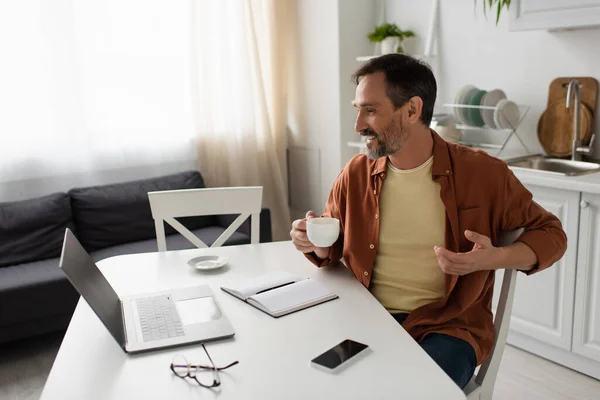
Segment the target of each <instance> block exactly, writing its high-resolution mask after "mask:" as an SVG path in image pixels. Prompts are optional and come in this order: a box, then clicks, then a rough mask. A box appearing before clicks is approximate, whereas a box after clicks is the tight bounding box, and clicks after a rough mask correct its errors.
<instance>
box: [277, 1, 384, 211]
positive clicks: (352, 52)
mask: <svg viewBox="0 0 600 400" xmlns="http://www.w3.org/2000/svg"><path fill="white" fill-rule="evenodd" d="M374 4H375V1H374V0H296V1H295V2H294V7H295V8H296V9H295V10H294V12H293V15H294V19H293V21H292V24H293V26H292V30H293V31H294V32H295V35H294V36H295V38H294V40H293V44H292V46H293V49H292V50H293V51H292V53H293V55H292V60H291V63H292V71H291V74H290V76H291V77H293V80H292V81H291V82H290V96H289V98H288V102H289V110H290V113H289V129H290V132H289V137H288V139H289V142H288V149H289V152H288V161H289V164H290V168H289V178H290V188H291V189H290V192H291V199H290V200H291V201H290V203H291V206H292V216H293V217H295V218H298V217H300V216H303V215H304V213H305V212H306V210H307V209H312V210H314V211H316V212H321V211H322V210H323V208H324V206H325V203H326V200H327V197H328V195H329V191H330V189H331V186H332V185H333V182H334V181H335V179H336V177H337V176H338V174H339V172H340V170H341V169H342V167H343V166H344V165H345V163H346V162H347V161H348V160H349V159H350V157H351V156H352V155H353V154H355V151H352V150H351V149H348V148H347V146H346V142H347V141H348V140H352V139H356V136H355V134H354V133H353V126H354V115H355V114H354V110H353V108H352V106H351V105H350V102H351V101H352V99H353V98H354V85H353V84H352V83H351V81H350V75H352V72H354V70H355V69H356V68H357V67H358V65H359V64H358V63H357V62H356V57H357V56H359V55H364V54H365V52H366V53H367V54H370V53H371V52H372V46H371V45H370V44H369V42H368V40H367V39H366V34H367V32H368V30H370V29H372V28H373V23H374V15H375V6H374Z"/></svg>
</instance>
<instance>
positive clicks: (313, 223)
mask: <svg viewBox="0 0 600 400" xmlns="http://www.w3.org/2000/svg"><path fill="white" fill-rule="evenodd" d="M306 234H307V235H308V240H310V241H311V243H312V244H314V245H315V246H317V247H329V246H331V245H332V244H334V243H335V241H336V240H337V238H338V236H339V235H340V220H339V219H337V218H328V217H322V218H309V219H307V220H306Z"/></svg>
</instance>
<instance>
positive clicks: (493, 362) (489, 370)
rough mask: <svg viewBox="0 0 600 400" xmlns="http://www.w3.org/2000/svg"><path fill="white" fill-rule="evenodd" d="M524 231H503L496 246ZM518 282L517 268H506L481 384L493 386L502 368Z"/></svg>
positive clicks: (507, 243) (478, 375)
mask: <svg viewBox="0 0 600 400" xmlns="http://www.w3.org/2000/svg"><path fill="white" fill-rule="evenodd" d="M523 231H524V229H523V228H519V229H517V230H514V231H510V232H501V233H500V234H499V235H498V243H497V244H496V246H497V247H504V246H508V245H510V244H512V243H514V242H515V240H517V239H518V238H519V236H521V234H522V233H523ZM516 282H517V270H515V269H505V270H504V278H503V280H502V289H501V291H500V297H499V299H498V306H497V307H496V316H495V318H494V331H495V339H494V348H493V349H492V354H491V356H490V357H489V358H488V359H487V360H486V361H485V362H484V363H483V364H482V365H481V368H479V372H478V373H477V376H476V377H475V383H476V384H478V385H480V386H486V385H491V386H492V387H493V385H494V383H495V381H496V376H497V375H498V370H499V369H500V362H501V361H502V354H503V353H504V345H505V344H506V336H507V335H508V326H509V324H510V314H511V311H512V305H513V299H514V294H515V285H516ZM490 391H491V390H490Z"/></svg>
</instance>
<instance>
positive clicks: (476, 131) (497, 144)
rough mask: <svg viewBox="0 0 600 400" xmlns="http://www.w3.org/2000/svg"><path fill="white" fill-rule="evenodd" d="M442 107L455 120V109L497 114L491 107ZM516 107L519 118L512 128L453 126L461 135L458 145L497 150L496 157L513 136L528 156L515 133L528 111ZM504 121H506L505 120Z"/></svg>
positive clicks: (461, 124)
mask: <svg viewBox="0 0 600 400" xmlns="http://www.w3.org/2000/svg"><path fill="white" fill-rule="evenodd" d="M444 107H447V108H450V109H452V113H451V114H452V116H454V117H455V118H456V116H457V114H458V113H457V109H460V108H476V109H479V110H490V111H494V112H498V110H497V107H491V106H472V105H467V104H451V103H446V104H444ZM517 107H518V109H519V118H518V120H517V122H516V123H515V124H514V126H512V125H510V126H509V127H508V128H491V127H489V126H488V125H483V126H473V125H468V124H464V123H462V122H459V123H456V124H454V127H455V128H456V129H459V130H460V131H462V133H463V134H462V137H461V140H460V141H459V143H460V144H462V145H464V146H469V147H475V148H481V149H490V150H497V151H498V152H497V154H496V155H495V156H496V157H498V156H500V154H501V153H502V151H503V150H504V149H505V148H506V144H507V143H508V142H509V140H510V139H511V138H512V137H513V135H514V136H516V137H517V139H518V140H519V142H520V143H521V146H523V149H525V151H526V152H527V154H529V153H530V152H529V149H528V148H527V146H526V145H525V142H523V140H522V139H521V137H520V136H519V133H518V132H517V128H518V127H519V125H520V124H521V122H523V119H524V118H525V115H527V112H528V111H529V106H526V105H519V104H518V105H517ZM500 112H501V111H500ZM459 121H460V119H459ZM505 121H508V119H507V118H505ZM481 139H484V140H481ZM486 139H487V140H486ZM489 139H494V140H489Z"/></svg>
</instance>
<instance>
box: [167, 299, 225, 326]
mask: <svg viewBox="0 0 600 400" xmlns="http://www.w3.org/2000/svg"><path fill="white" fill-rule="evenodd" d="M175 306H176V307H177V312H178V313H179V318H181V322H182V324H183V325H194V324H200V323H203V322H209V321H214V320H217V319H220V318H221V316H222V314H221V309H220V308H219V306H218V305H217V303H216V302H215V299H214V297H212V296H209V297H200V298H197V299H189V300H179V301H176V302H175Z"/></svg>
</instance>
